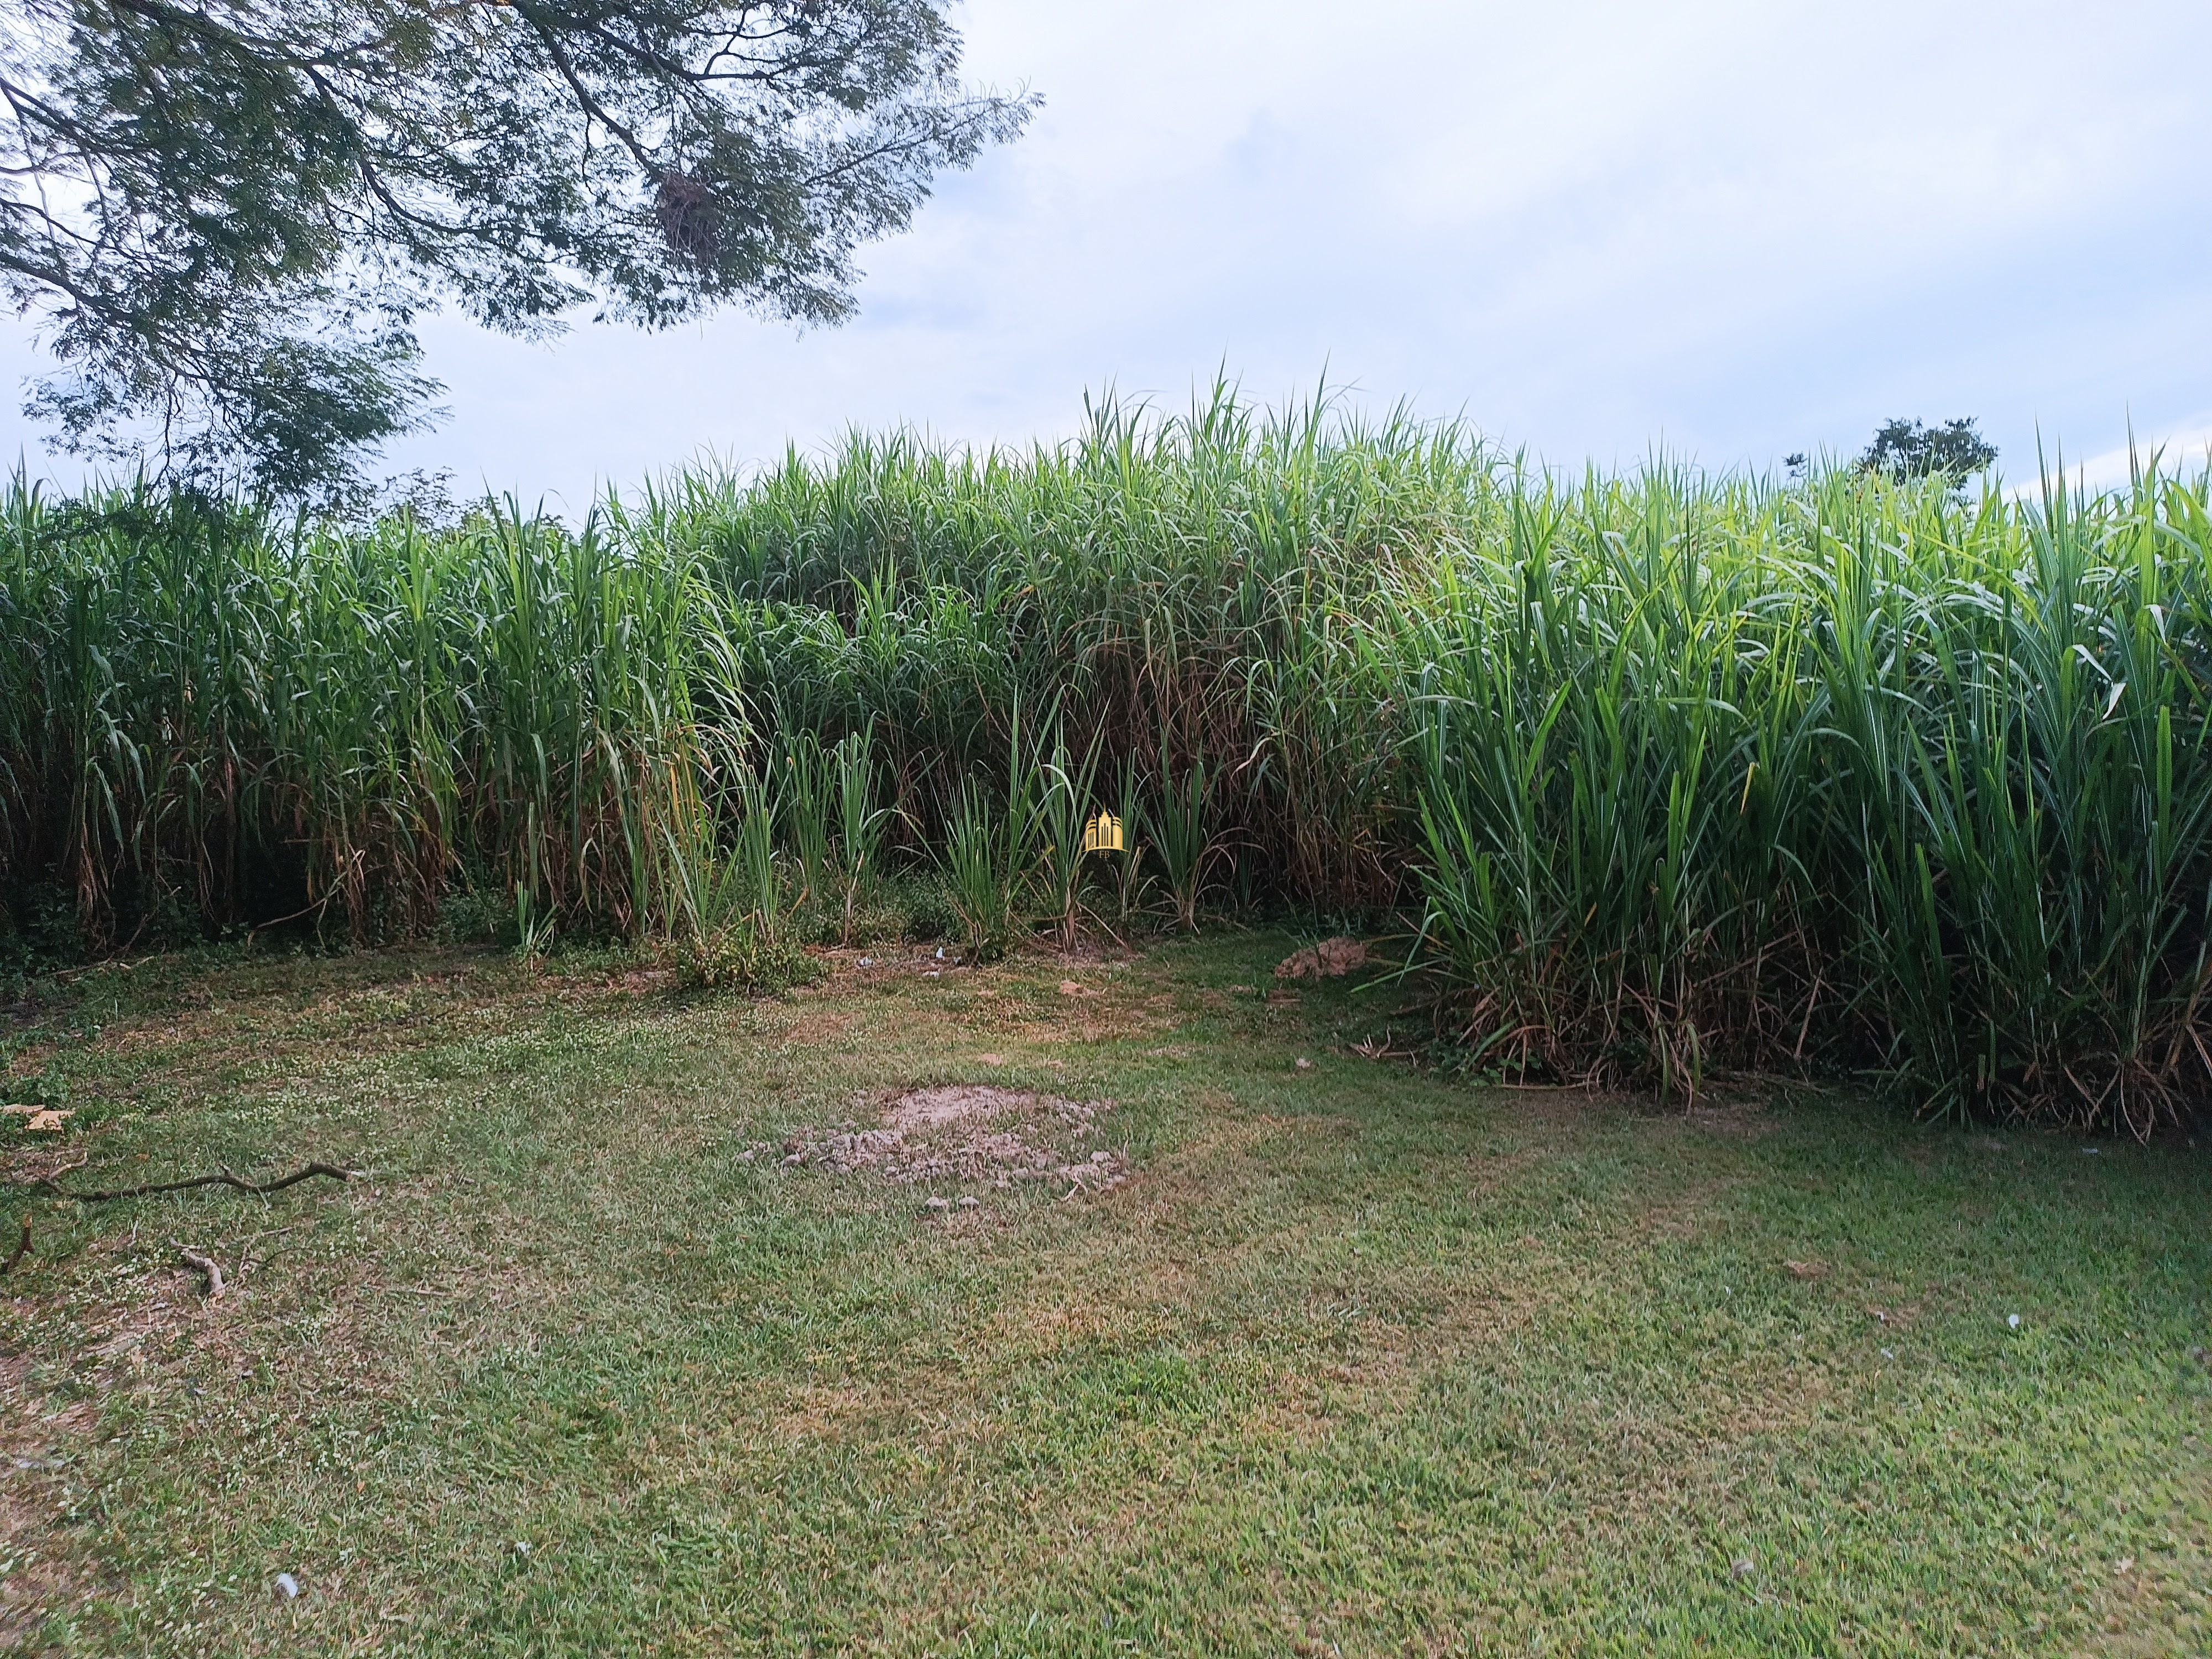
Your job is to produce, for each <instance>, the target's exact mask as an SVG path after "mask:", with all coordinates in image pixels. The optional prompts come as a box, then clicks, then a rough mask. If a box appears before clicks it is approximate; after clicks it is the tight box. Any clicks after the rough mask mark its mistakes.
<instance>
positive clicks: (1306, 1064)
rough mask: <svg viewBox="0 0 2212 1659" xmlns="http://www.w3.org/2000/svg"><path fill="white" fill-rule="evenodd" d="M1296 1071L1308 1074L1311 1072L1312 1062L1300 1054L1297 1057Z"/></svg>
mask: <svg viewBox="0 0 2212 1659" xmlns="http://www.w3.org/2000/svg"><path fill="white" fill-rule="evenodd" d="M1298 1070H1300V1071H1301V1072H1310V1071H1311V1070H1313V1061H1311V1060H1308V1059H1307V1058H1306V1057H1305V1056H1304V1054H1300V1055H1299V1056H1298Z"/></svg>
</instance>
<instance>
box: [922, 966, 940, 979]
mask: <svg viewBox="0 0 2212 1659" xmlns="http://www.w3.org/2000/svg"><path fill="white" fill-rule="evenodd" d="M921 976H922V977H923V978H924V979H935V978H936V977H937V969H934V968H925V969H922V972H921Z"/></svg>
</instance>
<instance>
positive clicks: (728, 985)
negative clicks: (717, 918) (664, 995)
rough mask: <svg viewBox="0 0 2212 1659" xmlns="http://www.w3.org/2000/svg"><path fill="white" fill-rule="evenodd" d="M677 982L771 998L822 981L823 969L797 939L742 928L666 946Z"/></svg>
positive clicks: (720, 930)
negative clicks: (779, 993)
mask: <svg viewBox="0 0 2212 1659" xmlns="http://www.w3.org/2000/svg"><path fill="white" fill-rule="evenodd" d="M668 952H669V960H670V965H671V967H673V968H674V969H675V970H676V978H677V981H678V983H679V984H682V985H685V986H689V987H691V988H693V989H695V990H702V991H751V992H755V993H757V994H763V995H774V994H775V993H777V992H779V991H787V990H789V989H791V988H792V987H793V986H797V985H813V984H817V983H818V982H819V981H821V979H822V977H823V967H822V964H821V963H819V962H817V961H816V960H815V959H814V958H813V957H811V956H809V955H807V954H806V951H805V947H804V946H802V945H799V942H798V941H797V940H796V939H790V938H787V937H769V936H763V934H762V933H760V932H759V931H758V930H757V929H756V928H753V927H747V926H744V925H743V924H738V925H733V926H731V927H722V928H718V929H716V930H714V932H712V933H692V934H688V935H686V936H685V937H684V938H683V939H678V940H676V941H675V942H674V943H673V944H671V945H670V946H669V947H668Z"/></svg>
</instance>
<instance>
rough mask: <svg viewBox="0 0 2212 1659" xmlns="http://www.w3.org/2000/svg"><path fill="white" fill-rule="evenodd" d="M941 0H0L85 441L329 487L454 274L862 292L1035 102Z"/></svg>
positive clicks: (543, 295)
mask: <svg viewBox="0 0 2212 1659" xmlns="http://www.w3.org/2000/svg"><path fill="white" fill-rule="evenodd" d="M959 57H960V39H959V36H958V35H957V33H954V31H953V30H952V29H951V27H949V25H948V24H947V23H946V21H945V0H758V3H744V0H630V3H617V0H0V114H4V119H0V282H4V283H5V285H6V289H7V292H8V294H9V297H10V298H11V299H12V300H13V301H14V302H15V305H16V307H18V309H19V310H20V311H21V312H24V313H30V314H32V315H33V316H34V317H36V318H37V319H38V320H39V323H40V330H41V333H42V336H43V338H44V341H45V343H46V346H47V348H48V349H50V350H51V352H52V355H53V356H55V358H56V359H57V360H58V362H59V364H60V365H61V370H62V372H60V373H58V374H54V375H52V376H51V377H49V378H47V379H45V380H41V381H39V382H37V383H35V384H34V386H33V391H32V393H31V397H30V402H29V404H28V408H29V409H30V410H31V411H32V412H33V413H34V414H36V415H40V416H45V417H46V418H48V419H51V420H52V422H55V423H56V424H57V425H58V428H59V436H60V438H61V441H63V442H64V445H65V446H67V447H70V448H73V449H75V450H77V451H79V452H80V453H93V454H100V455H107V456H111V457H124V458H131V457H136V456H143V455H145V454H147V453H149V452H150V453H152V454H154V455H155V457H157V458H158V459H159V460H160V461H161V464H163V465H167V466H169V467H172V468H173V469H176V470H178V471H183V472H186V473H191V472H199V473H210V472H213V473H216V474H218V475H222V474H230V475H233V476H244V477H247V478H249V479H251V480H252V482H253V483H255V484H257V485H258V486H259V487H260V488H262V489H264V490H266V491H268V492H270V493H273V494H275V495H280V496H289V497H304V496H313V495H317V494H319V493H324V492H325V491H326V490H327V489H329V488H330V487H331V486H332V485H333V484H334V483H339V482H341V481H343V480H345V479H347V478H349V477H353V476H355V473H356V469H357V467H358V465H359V464H360V462H361V461H362V459H363V458H364V457H366V456H368V455H372V454H374V453H375V451H376V449H377V448H378V447H379V446H380V444H381V443H383V442H384V441H386V440H387V439H389V438H391V437H392V436H394V435H397V434H399V433H402V432H405V431H408V430H410V429H414V428H418V427H420V426H422V425H423V424H424V423H426V422H427V420H428V417H429V416H430V414H431V413H432V411H430V410H429V409H428V400H429V399H430V398H431V397H433V396H434V395H435V392H437V391H438V389H439V388H438V387H437V386H436V384H435V382H433V381H431V380H428V378H426V377H425V376H424V375H423V374H422V371H421V367H420V364H421V356H420V352H419V350H418V349H417V346H416V339H415V336H414V332H413V327H412V325H413V323H414V320H415V319H416V317H417V316H419V315H420V314H421V313H422V312H424V311H425V310H427V309H430V308H434V307H436V306H437V305H438V304H440V303H441V302H442V301H452V302H453V303H455V304H457V305H458V306H459V307H460V308H461V309H462V310H463V311H465V312H466V313H468V314H469V315H471V317H474V318H475V319H477V321H479V322H481V323H483V324H484V325H488V326H489V327H491V328H495V329H498V330H501V331H506V332H508V333H512V334H518V335H522V336H525V337H542V336H544V335H546V334H549V333H552V332H556V331H558V330H559V329H560V328H561V327H562V326H563V320H562V319H563V318H564V316H565V315H566V314H567V313H570V312H572V311H574V310H575V309H576V308H578V307H585V306H592V307H596V312H597V315H598V317H599V318H600V319H606V318H613V319H622V320H626V321H629V322H633V323H636V324H640V325H644V326H646V327H648V328H658V327H665V326H666V325H671V324H673V323H676V322H678V321H681V320H683V319H687V318H690V317H694V316H696V315H699V314H701V313H703V312H705V311H707V310H709V309H711V308H713V307H717V306H720V305H723V304H726V303H728V302H732V301H737V302H742V303H747V304H750V305H751V306H753V307H757V308H758V309H759V310H761V311H763V312H764V313H769V314H771V315H775V316H779V317H783V318H787V319H793V320H796V321H799V322H800V323H832V322H836V321H837V320H839V319H842V318H843V317H845V316H847V315H848V313H850V312H851V311H852V309H853V296H852V289H853V285H854V281H855V279H856V276H857V273H856V271H855V270H854V263H853V258H854V250H855V249H856V248H857V247H858V246H859V245H860V244H861V243H862V242H864V241H866V240H870V239H872V238H875V237H878V236H881V235H884V234H888V233H891V232H895V231H897V230H900V229H902V228H904V227H905V226H906V224H907V223H908V221H909V219H910V218H911V216H912V215H913V213H914V211H915V208H916V207H917V206H918V205H919V204H921V202H922V201H923V200H924V199H925V198H926V197H927V196H928V194H929V190H930V185H931V181H932V179H933V177H934V175H935V174H936V173H939V171H941V170H943V169H945V168H948V167H963V166H965V165H966V164H968V163H969V161H971V160H973V159H974V157H975V155H977V154H978V153H979V152H980V151H981V149H983V147H984V146H986V145H987V144H991V143H999V142H1002V141H1005V140H1006V139H1010V138H1012V137H1014V136H1015V135H1016V134H1017V133H1018V132H1019V131H1021V129H1022V127H1023V125H1024V123H1025V122H1026V121H1027V120H1028V118H1029V117H1030V112H1031V111H1032V109H1033V108H1034V106H1035V100H1033V99H1031V98H1028V97H1005V96H1000V95H998V94H994V93H991V92H988V91H977V90H973V89H970V88H965V87H963V86H962V85H961V84H960V83H959V82H958V80H957V70H958V65H959Z"/></svg>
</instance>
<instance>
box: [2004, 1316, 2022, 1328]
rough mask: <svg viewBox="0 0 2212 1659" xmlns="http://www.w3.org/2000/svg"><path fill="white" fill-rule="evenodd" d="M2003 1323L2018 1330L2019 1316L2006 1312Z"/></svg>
mask: <svg viewBox="0 0 2212 1659" xmlns="http://www.w3.org/2000/svg"><path fill="white" fill-rule="evenodd" d="M2005 1323H2006V1324H2007V1325H2008V1326H2010V1327H2011V1328H2013V1329H2014V1330H2018V1329H2019V1328H2020V1316H2019V1315H2018V1314H2007V1315H2006V1316H2005Z"/></svg>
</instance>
